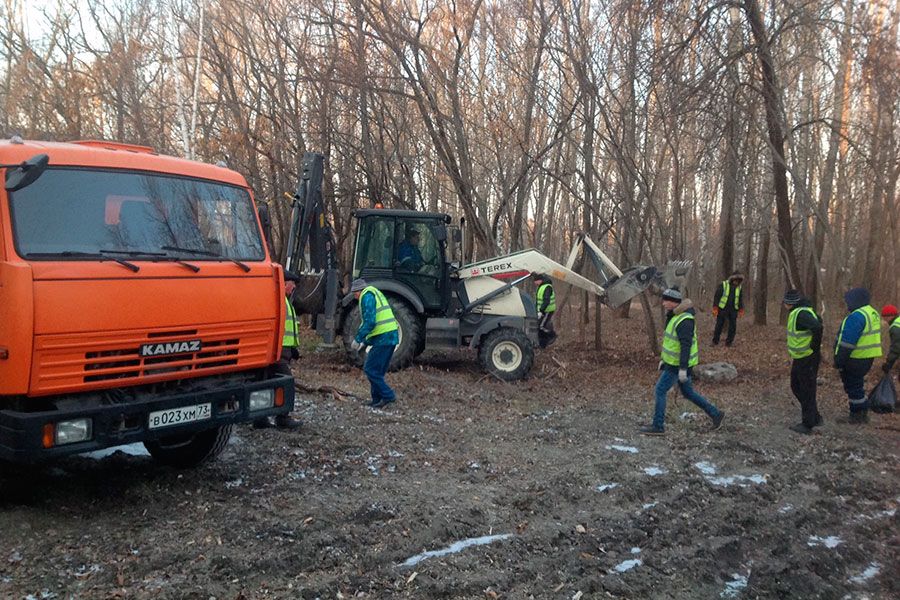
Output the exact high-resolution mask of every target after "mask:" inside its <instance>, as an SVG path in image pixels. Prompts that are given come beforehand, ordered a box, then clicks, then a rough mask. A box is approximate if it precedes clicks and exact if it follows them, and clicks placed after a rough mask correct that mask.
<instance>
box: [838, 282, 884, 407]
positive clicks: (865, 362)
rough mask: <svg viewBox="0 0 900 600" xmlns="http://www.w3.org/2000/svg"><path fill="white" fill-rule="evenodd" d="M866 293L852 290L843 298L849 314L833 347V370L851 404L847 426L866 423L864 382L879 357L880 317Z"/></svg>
mask: <svg viewBox="0 0 900 600" xmlns="http://www.w3.org/2000/svg"><path fill="white" fill-rule="evenodd" d="M870 301H871V299H870V296H869V290H867V289H866V288H861V287H858V288H853V289H851V290H850V291H848V292H847V293H846V294H844V302H845V303H846V304H847V311H848V314H847V316H846V317H844V321H843V322H842V323H841V329H840V331H839V332H838V336H837V340H835V343H834V367H835V368H836V369H837V370H838V371H839V372H840V374H841V382H842V383H843V384H844V391H845V392H846V393H847V399H848V400H849V404H850V423H855V424H859V423H867V422H868V421H869V403H868V401H867V400H866V392H865V379H866V374H867V373H868V372H869V369H871V368H872V362H873V361H874V360H875V359H876V358H879V357H880V356H881V315H880V314H878V311H877V310H875V309H874V308H873V307H872V306H871V305H870V304H869V302H870Z"/></svg>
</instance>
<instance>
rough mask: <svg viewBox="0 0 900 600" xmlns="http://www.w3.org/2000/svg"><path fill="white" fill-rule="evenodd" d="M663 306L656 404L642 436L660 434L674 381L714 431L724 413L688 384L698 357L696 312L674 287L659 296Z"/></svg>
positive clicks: (719, 425) (661, 433)
mask: <svg viewBox="0 0 900 600" xmlns="http://www.w3.org/2000/svg"><path fill="white" fill-rule="evenodd" d="M662 304H663V308H665V309H666V326H665V333H664V334H663V346H662V357H661V358H662V360H660V361H659V370H660V371H661V373H660V375H659V380H658V381H657V382H656V389H655V394H656V404H655V408H654V413H653V423H652V424H651V425H647V426H645V427H641V428H640V429H639V430H638V432H639V433H642V434H644V435H664V434H665V432H666V430H665V421H666V395H667V394H668V393H669V390H670V389H672V386H673V385H675V383H676V382H677V383H678V389H679V390H680V391H681V395H682V396H684V397H685V398H687V399H688V400H690V401H691V402H693V403H694V404H696V405H697V406H698V407H699V408H700V409H701V410H702V411H703V412H705V413H706V415H707V416H708V417H709V418H710V419H711V420H712V429H713V430H714V431H715V430H716V429H718V428H719V427H721V425H722V419H724V418H725V412H724V411H722V410H719V409H718V408H716V407H715V406H713V405H712V404H710V403H709V401H708V400H707V399H706V398H704V397H703V396H701V395H700V394H698V393H697V392H695V391H694V388H693V386H692V385H691V371H692V369H693V367H695V366H696V365H697V363H698V362H699V360H700V355H699V352H698V349H697V330H696V328H695V326H694V324H695V318H694V317H695V314H696V311H695V310H694V308H693V304H692V303H691V301H690V300H687V299H685V298H684V297H683V296H682V294H681V292H680V291H679V290H677V289H675V288H670V289H667V290H666V291H664V292H663V295H662Z"/></svg>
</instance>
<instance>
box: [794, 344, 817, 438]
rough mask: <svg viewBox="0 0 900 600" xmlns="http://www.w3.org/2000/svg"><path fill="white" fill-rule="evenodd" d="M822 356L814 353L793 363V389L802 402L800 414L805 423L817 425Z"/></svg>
mask: <svg viewBox="0 0 900 600" xmlns="http://www.w3.org/2000/svg"><path fill="white" fill-rule="evenodd" d="M820 362H821V356H820V355H819V354H812V355H810V356H807V357H805V358H798V359H795V360H794V363H793V364H792V365H791V391H792V392H794V396H795V397H796V398H797V401H798V402H800V414H801V416H802V417H803V424H804V425H806V426H807V427H809V428H812V427H815V426H816V423H818V421H819V418H820V416H819V408H818V406H816V378H817V377H818V375H819V363H820Z"/></svg>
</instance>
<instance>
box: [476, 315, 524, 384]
mask: <svg viewBox="0 0 900 600" xmlns="http://www.w3.org/2000/svg"><path fill="white" fill-rule="evenodd" d="M478 359H479V360H480V361H481V366H482V367H484V370H485V371H487V372H488V373H492V374H493V375H496V376H497V377H499V378H500V379H502V380H503V381H517V380H519V379H524V378H525V377H527V376H528V372H529V371H531V365H532V364H533V363H534V347H533V346H532V345H531V342H530V341H529V339H528V338H527V337H525V333H524V332H522V331H521V330H519V329H514V328H512V327H500V328H498V329H495V330H493V331H492V332H490V333H489V334H487V335H486V336H485V337H484V339H483V340H482V341H481V346H480V347H479V348H478Z"/></svg>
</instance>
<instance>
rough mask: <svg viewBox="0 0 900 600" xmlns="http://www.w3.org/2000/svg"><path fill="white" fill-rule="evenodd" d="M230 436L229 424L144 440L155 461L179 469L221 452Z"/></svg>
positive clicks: (197, 463)
mask: <svg viewBox="0 0 900 600" xmlns="http://www.w3.org/2000/svg"><path fill="white" fill-rule="evenodd" d="M230 437H231V425H222V426H220V427H213V428H212V429H206V430H204V431H195V432H191V433H183V434H176V435H170V436H166V437H162V438H159V439H158V440H154V441H147V442H144V447H145V448H147V452H149V453H150V456H152V457H153V458H154V459H155V460H156V461H157V462H159V463H162V464H164V465H169V466H171V467H178V468H181V469H184V468H187V467H194V466H197V465H199V464H200V463H203V462H206V461H208V460H212V459H213V458H215V457H217V456H219V455H220V454H222V451H223V450H225V446H227V445H228V439H229V438H230Z"/></svg>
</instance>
